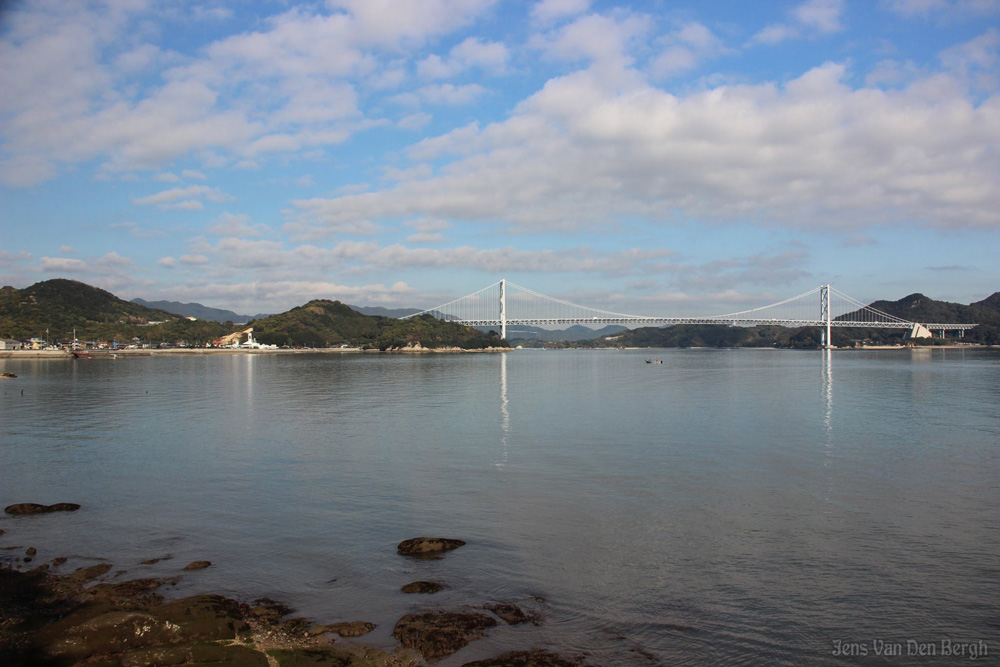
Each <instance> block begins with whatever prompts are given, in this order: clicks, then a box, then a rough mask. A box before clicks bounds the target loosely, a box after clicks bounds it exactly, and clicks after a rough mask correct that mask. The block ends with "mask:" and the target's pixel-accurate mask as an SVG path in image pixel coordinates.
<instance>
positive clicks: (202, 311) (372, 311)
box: [132, 298, 420, 322]
mask: <svg viewBox="0 0 1000 667" xmlns="http://www.w3.org/2000/svg"><path fill="white" fill-rule="evenodd" d="M132 303H137V304H139V305H140V306H146V307H147V308H158V309H159V310H165V311H167V312H168V313H173V314H175V315H181V316H182V317H197V318H198V319H199V320H209V321H211V322H249V321H251V320H260V319H263V318H265V317H270V316H271V315H273V314H274V313H257V314H256V315H240V314H239V313H236V312H233V311H231V310H226V309H224V308H213V307H211V306H205V305H202V304H200V303H181V302H180V301H146V300H145V299H139V298H135V299H132ZM348 308H351V309H352V310H355V311H357V312H359V313H361V314H362V315H378V316H380V317H404V316H406V315H413V314H414V313H419V312H420V310H419V309H417V308H383V307H382V306H348Z"/></svg>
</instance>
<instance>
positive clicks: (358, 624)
mask: <svg viewBox="0 0 1000 667" xmlns="http://www.w3.org/2000/svg"><path fill="white" fill-rule="evenodd" d="M374 629H375V624H374V623H369V622H368V621H349V622H346V623H330V624H329V625H327V626H326V631H327V632H332V633H334V634H335V635H340V636H341V637H361V636H362V635H367V634H368V633H369V632H371V631H372V630H374Z"/></svg>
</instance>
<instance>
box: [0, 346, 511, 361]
mask: <svg viewBox="0 0 1000 667" xmlns="http://www.w3.org/2000/svg"><path fill="white" fill-rule="evenodd" d="M512 350H513V348H509V347H488V348H479V349H465V348H459V347H438V348H430V347H412V348H396V349H389V350H378V349H368V350H366V349H362V348H360V347H310V348H302V349H277V350H267V349H253V348H250V349H238V348H225V347H211V348H209V347H185V348H176V347H175V348H163V349H159V348H149V349H131V350H87V351H86V352H87V354H88V355H90V356H89V358H90V359H114V358H115V357H151V356H159V355H181V356H185V355H186V356H199V355H213V354H462V353H473V354H475V353H490V352H510V351H512ZM0 359H74V356H73V353H72V352H70V351H68V350H0Z"/></svg>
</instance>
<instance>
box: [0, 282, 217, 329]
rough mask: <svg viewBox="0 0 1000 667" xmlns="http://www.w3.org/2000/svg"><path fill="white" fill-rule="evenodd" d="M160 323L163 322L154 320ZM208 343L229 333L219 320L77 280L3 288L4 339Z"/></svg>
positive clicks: (0, 292)
mask: <svg viewBox="0 0 1000 667" xmlns="http://www.w3.org/2000/svg"><path fill="white" fill-rule="evenodd" d="M150 322H159V323H160V324H150ZM74 329H75V330H76V335H77V338H79V339H80V340H104V341H109V342H110V341H117V342H119V343H126V342H130V341H131V340H132V339H133V338H139V339H140V340H142V341H144V342H150V343H160V342H168V343H174V342H177V341H179V340H185V341H187V342H188V343H190V344H198V343H201V344H204V343H205V342H207V341H211V340H213V339H215V338H218V337H219V336H221V335H223V334H226V333H229V331H230V329H229V328H228V327H224V326H223V325H221V324H218V323H215V322H205V321H200V320H199V321H197V322H192V321H190V320H188V319H186V318H184V317H179V316H177V315H174V314H172V313H168V312H166V311H164V310H158V309H155V308H146V307H144V306H141V305H139V304H136V303H130V302H128V301H125V300H123V299H119V298H118V297H116V296H115V295H114V294H112V293H111V292H108V291H106V290H103V289H100V288H98V287H93V286H91V285H87V284H85V283H81V282H78V281H76V280H66V279H62V278H57V279H54V280H46V281H44V282H40V283H35V284H34V285H32V286H30V287H26V288H24V289H20V290H19V289H14V288H12V287H4V288H3V289H2V290H0V337H3V338H14V339H24V338H45V337H46V333H45V332H46V330H48V338H49V340H69V339H71V338H72V337H73V330H74Z"/></svg>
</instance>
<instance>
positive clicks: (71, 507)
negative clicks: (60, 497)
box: [49, 503, 80, 512]
mask: <svg viewBox="0 0 1000 667" xmlns="http://www.w3.org/2000/svg"><path fill="white" fill-rule="evenodd" d="M78 509H80V506H79V505H77V504H76V503H56V504H55V505H49V511H50V512H75V511H77V510H78Z"/></svg>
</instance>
